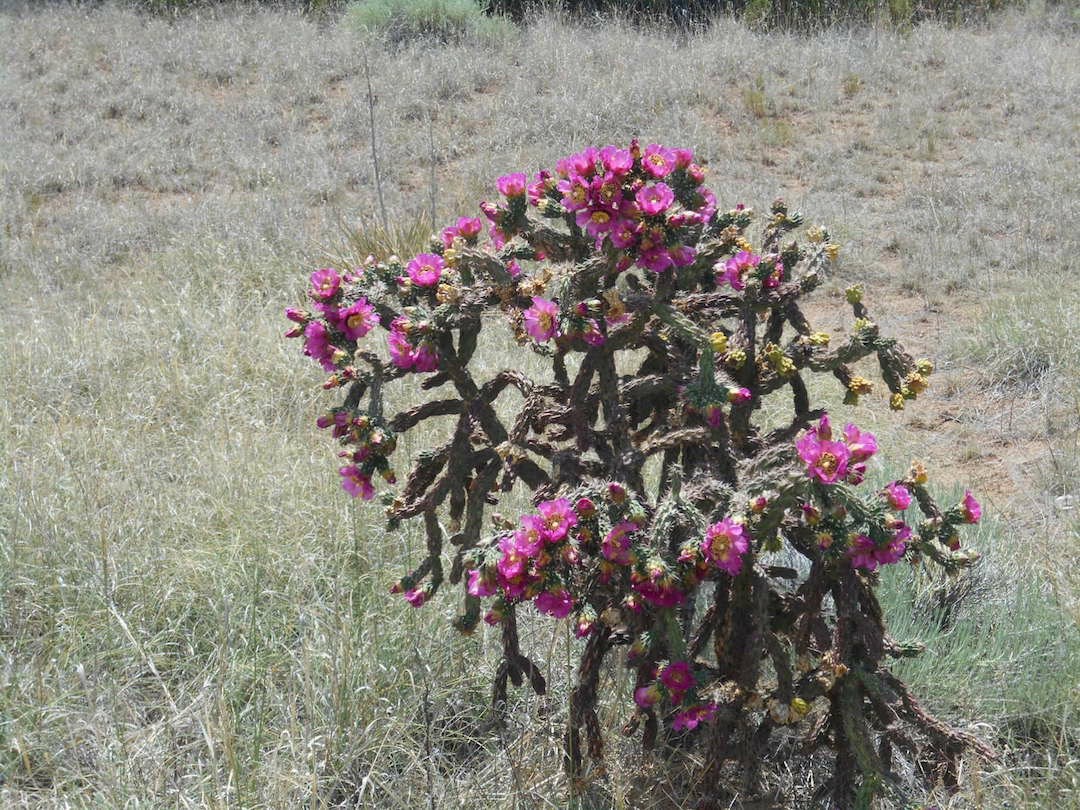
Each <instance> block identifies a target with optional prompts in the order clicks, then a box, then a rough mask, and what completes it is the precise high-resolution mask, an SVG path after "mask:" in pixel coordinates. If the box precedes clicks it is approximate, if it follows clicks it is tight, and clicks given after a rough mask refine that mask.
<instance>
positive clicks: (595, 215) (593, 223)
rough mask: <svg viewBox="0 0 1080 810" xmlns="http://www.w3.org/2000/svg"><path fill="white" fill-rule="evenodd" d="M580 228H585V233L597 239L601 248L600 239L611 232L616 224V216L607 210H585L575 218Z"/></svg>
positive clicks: (579, 212)
mask: <svg viewBox="0 0 1080 810" xmlns="http://www.w3.org/2000/svg"><path fill="white" fill-rule="evenodd" d="M574 221H575V222H577V224H578V227H580V228H584V229H585V233H587V234H588V235H589V236H591V237H593V238H595V239H597V245H598V246H599V243H600V238H602V237H603V235H604V234H606V233H607V232H608V231H610V230H611V227H612V225H614V224H615V221H616V220H615V216H614V215H613V214H612V213H611V212H610V211H608V210H607V209H606V208H583V209H582V210H580V211H578V212H577V214H576V215H575V217H574Z"/></svg>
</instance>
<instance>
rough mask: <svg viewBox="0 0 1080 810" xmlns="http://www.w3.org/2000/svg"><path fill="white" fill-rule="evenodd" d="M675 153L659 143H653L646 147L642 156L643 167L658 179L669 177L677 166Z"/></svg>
mask: <svg viewBox="0 0 1080 810" xmlns="http://www.w3.org/2000/svg"><path fill="white" fill-rule="evenodd" d="M676 160H677V158H676V157H675V153H674V152H673V151H671V150H670V149H666V148H665V147H663V146H660V145H659V144H655V143H651V144H649V145H648V146H646V147H645V152H644V154H643V155H642V156H641V167H642V168H643V169H644V170H645V171H646V172H648V173H649V174H651V175H652V176H653V177H655V178H657V179H658V180H659V179H661V178H664V177H667V176H668V175H669V174H671V172H672V170H673V169H674V168H675V163H676Z"/></svg>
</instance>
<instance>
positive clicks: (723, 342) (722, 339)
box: [709, 332, 728, 354]
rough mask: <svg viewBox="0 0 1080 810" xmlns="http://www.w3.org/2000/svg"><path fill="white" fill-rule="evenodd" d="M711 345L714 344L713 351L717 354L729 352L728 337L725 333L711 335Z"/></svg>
mask: <svg viewBox="0 0 1080 810" xmlns="http://www.w3.org/2000/svg"><path fill="white" fill-rule="evenodd" d="M709 343H711V344H712V350H713V351H714V352H716V353H717V354H723V353H724V352H726V351H727V346H728V337H727V335H725V334H724V333H723V332H713V333H712V334H711V335H709Z"/></svg>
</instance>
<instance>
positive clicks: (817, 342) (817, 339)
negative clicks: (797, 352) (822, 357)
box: [809, 332, 831, 346]
mask: <svg viewBox="0 0 1080 810" xmlns="http://www.w3.org/2000/svg"><path fill="white" fill-rule="evenodd" d="M830 339H831V338H830V337H829V333H828V332H812V333H811V334H810V338H809V340H810V345H811V346H828V345H829V340H830Z"/></svg>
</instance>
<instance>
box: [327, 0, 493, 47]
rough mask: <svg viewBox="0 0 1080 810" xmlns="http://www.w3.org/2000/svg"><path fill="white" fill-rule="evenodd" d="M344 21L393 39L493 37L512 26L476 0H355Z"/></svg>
mask: <svg viewBox="0 0 1080 810" xmlns="http://www.w3.org/2000/svg"><path fill="white" fill-rule="evenodd" d="M345 22H346V24H347V25H349V26H350V27H352V28H354V29H356V30H358V31H363V32H365V33H369V34H375V35H377V36H380V37H384V38H385V39H386V40H387V41H389V42H393V43H402V42H409V41H412V40H417V39H436V40H440V41H443V42H449V41H455V40H461V39H465V38H480V39H484V38H492V39H497V38H500V37H503V36H507V35H509V33H510V32H511V31H512V30H513V24H512V23H510V22H509V21H508V20H506V19H504V18H503V17H498V16H488V15H486V14H484V10H483V8H482V7H481V6H480V4H479V3H477V2H476V0H357V1H356V2H353V3H350V4H349V5H348V7H347V8H346V10H345Z"/></svg>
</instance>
